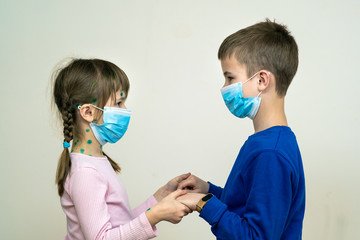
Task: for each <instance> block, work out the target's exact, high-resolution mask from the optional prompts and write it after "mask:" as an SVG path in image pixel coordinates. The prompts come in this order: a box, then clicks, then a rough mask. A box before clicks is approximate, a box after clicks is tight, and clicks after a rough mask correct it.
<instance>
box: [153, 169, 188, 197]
mask: <svg viewBox="0 0 360 240" xmlns="http://www.w3.org/2000/svg"><path fill="white" fill-rule="evenodd" d="M189 176H191V174H190V173H186V174H182V175H180V176H177V177H175V178H173V179H171V180H170V181H169V182H168V183H167V184H165V185H164V186H162V187H161V188H159V189H158V190H157V191H156V193H154V197H155V199H156V200H157V201H158V202H160V201H161V200H162V199H163V198H165V197H166V196H167V195H169V194H170V193H172V192H174V191H175V190H176V189H178V186H179V183H181V182H182V181H184V180H186V179H187V178H188V177H189Z"/></svg>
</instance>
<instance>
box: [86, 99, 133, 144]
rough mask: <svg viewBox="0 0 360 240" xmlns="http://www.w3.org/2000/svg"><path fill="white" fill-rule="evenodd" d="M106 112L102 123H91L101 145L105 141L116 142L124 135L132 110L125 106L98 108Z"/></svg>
mask: <svg viewBox="0 0 360 240" xmlns="http://www.w3.org/2000/svg"><path fill="white" fill-rule="evenodd" d="M91 106H93V107H95V108H97V109H99V110H101V111H103V112H104V114H103V120H104V123H103V124H102V125H97V124H94V123H90V127H91V130H92V131H93V133H94V135H95V138H96V139H97V140H98V142H99V143H100V144H101V145H104V144H105V143H107V142H109V143H116V142H117V141H119V140H120V139H121V138H122V136H124V134H125V132H126V130H127V129H128V125H129V122H130V115H131V111H130V110H127V109H123V108H114V107H104V109H101V108H98V107H96V106H94V105H91Z"/></svg>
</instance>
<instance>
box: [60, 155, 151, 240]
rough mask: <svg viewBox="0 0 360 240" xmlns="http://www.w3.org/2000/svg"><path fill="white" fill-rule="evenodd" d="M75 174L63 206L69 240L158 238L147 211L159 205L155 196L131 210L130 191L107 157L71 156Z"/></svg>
mask: <svg viewBox="0 0 360 240" xmlns="http://www.w3.org/2000/svg"><path fill="white" fill-rule="evenodd" d="M70 157H71V170H70V173H69V175H68V177H67V179H66V182H65V191H64V194H63V196H62V197H61V206H62V208H63V210H64V212H65V214H66V220H67V235H66V237H65V240H73V239H76V240H80V239H81V240H82V239H87V240H92V239H122V240H123V239H127V240H134V239H137V240H145V239H150V238H153V237H155V236H156V235H157V230H156V228H155V227H154V228H153V227H152V226H151V225H150V223H149V221H148V219H147V217H146V215H145V211H146V210H147V209H148V208H149V207H151V206H153V205H154V204H156V203H157V201H156V199H155V198H154V197H153V196H151V197H150V198H149V199H147V200H146V201H145V202H144V203H143V204H141V205H140V206H138V207H137V208H135V209H133V210H131V208H130V204H129V200H128V196H127V193H126V189H125V187H124V185H123V184H122V182H121V181H120V179H119V178H118V177H117V175H116V173H115V171H114V170H113V168H112V167H111V164H110V162H109V161H108V159H107V158H106V157H104V158H98V157H91V156H87V155H84V154H80V153H71V155H70Z"/></svg>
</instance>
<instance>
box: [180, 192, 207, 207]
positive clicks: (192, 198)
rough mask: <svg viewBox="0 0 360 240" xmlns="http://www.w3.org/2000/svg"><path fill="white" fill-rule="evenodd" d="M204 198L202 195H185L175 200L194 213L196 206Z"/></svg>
mask: <svg viewBox="0 0 360 240" xmlns="http://www.w3.org/2000/svg"><path fill="white" fill-rule="evenodd" d="M204 196H205V194H203V193H187V194H185V195H181V196H180V197H178V198H177V199H176V200H178V201H179V202H181V203H182V204H184V205H186V206H187V207H188V208H190V209H191V210H192V211H196V204H197V203H198V202H199V201H200V200H201V199H202V198H203V197H204Z"/></svg>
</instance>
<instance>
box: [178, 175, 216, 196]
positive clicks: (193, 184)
mask: <svg viewBox="0 0 360 240" xmlns="http://www.w3.org/2000/svg"><path fill="white" fill-rule="evenodd" d="M178 189H182V190H187V191H188V192H192V193H207V192H208V191H209V183H207V182H205V181H204V180H202V179H200V178H198V177H196V176H195V175H190V176H189V177H187V178H186V179H184V180H183V181H182V182H181V183H179V186H178Z"/></svg>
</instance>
